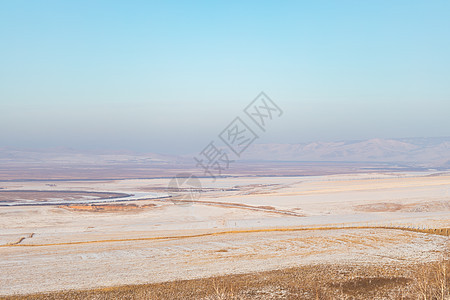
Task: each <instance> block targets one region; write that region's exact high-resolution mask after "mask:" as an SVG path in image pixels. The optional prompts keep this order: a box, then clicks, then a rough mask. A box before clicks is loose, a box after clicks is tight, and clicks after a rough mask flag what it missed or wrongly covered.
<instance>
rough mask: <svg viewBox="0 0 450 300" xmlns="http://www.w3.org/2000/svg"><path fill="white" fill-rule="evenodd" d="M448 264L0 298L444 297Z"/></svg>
mask: <svg viewBox="0 0 450 300" xmlns="http://www.w3.org/2000/svg"><path fill="white" fill-rule="evenodd" d="M449 270H450V261H449V260H442V261H440V262H435V263H429V264H420V265H405V264H402V265H378V266H374V265H370V266H366V265H354V266H349V265H344V266H340V265H314V266H302V267H297V268H290V269H283V270H275V271H268V272H260V273H251V274H240V275H227V276H219V277H212V278H204V279H194V280H182V281H174V282H165V283H157V284H144V285H129V286H120V287H113V288H103V289H93V290H84V291H65V292H55V293H48V294H35V295H28V296H11V297H3V298H1V297H0V299H8V300H10V299H11V300H12V299H39V300H43V299H98V300H100V299H105V300H106V299H205V300H206V299H449V297H450V288H449V287H450V278H449V277H450V276H449V274H448V272H449Z"/></svg>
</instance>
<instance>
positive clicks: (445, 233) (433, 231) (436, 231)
mask: <svg viewBox="0 0 450 300" xmlns="http://www.w3.org/2000/svg"><path fill="white" fill-rule="evenodd" d="M341 229H387V230H402V231H412V232H419V233H427V234H436V235H443V236H449V234H450V229H449V228H442V229H416V228H405V227H388V226H379V227H378V226H349V227H308V228H304V227H302V228H268V229H249V230H228V231H218V232H208V233H201V234H193V235H178V236H162V237H144V238H132V239H110V240H96V241H79V242H64V243H49V244H6V245H0V248H5V247H46V246H66V245H83V244H97V243H115V242H134V241H153V240H175V239H187V238H197V237H205V236H219V235H226V234H242V233H260V232H295V231H311V230H341Z"/></svg>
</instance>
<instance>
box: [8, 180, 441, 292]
mask: <svg viewBox="0 0 450 300" xmlns="http://www.w3.org/2000/svg"><path fill="white" fill-rule="evenodd" d="M168 181H169V180H168V179H142V180H137V179H132V180H105V181H57V182H51V181H32V182H2V183H0V187H1V188H3V189H2V191H5V190H6V191H7V190H46V191H51V190H55V191H56V190H57V191H62V190H66V191H87V192H117V191H120V192H122V193H127V194H133V195H136V196H145V195H163V193H164V191H165V189H166V187H167V184H168ZM202 186H203V191H204V192H203V193H202V195H201V197H200V199H198V201H197V202H195V203H193V204H192V203H191V204H189V203H184V202H180V203H179V202H177V201H176V199H173V201H172V200H169V199H167V198H158V199H147V200H140V199H142V198H139V199H133V200H134V201H127V202H126V204H134V205H136V206H133V207H134V208H135V209H129V210H125V211H108V210H106V211H82V210H76V209H71V208H70V207H66V206H60V205H46V206H14V207H0V270H1V272H0V295H2V294H14V293H30V292H39V291H49V290H60V289H78V288H90V287H99V286H112V285H120V284H130V283H144V282H159V281H166V280H174V279H186V278H195V277H202V276H211V275H218V274H227V273H243V272H252V271H260V270H268V269H275V268H282V267H289V266H295V265H299V264H311V263H393V262H395V263H416V262H420V261H429V260H436V259H439V258H440V256H441V255H442V253H443V252H444V251H445V250H446V248H447V239H448V238H447V237H444V236H439V235H433V234H425V233H417V232H410V231H403V230H397V229H375V228H372V229H353V228H345V227H349V226H382V225H388V226H398V227H421V228H422V227H428V228H448V227H450V174H445V173H439V174H438V173H378V174H376V173H373V174H347V175H330V176H302V177H233V178H222V179H218V180H217V181H215V182H213V181H212V180H209V179H202ZM144 198H146V197H144ZM12 200H13V199H12ZM111 202H113V200H111ZM114 204H116V205H117V204H118V203H114ZM143 205H147V206H145V207H139V206H143ZM324 226H325V227H344V229H329V230H303V231H282V230H286V229H295V228H315V227H324ZM266 229H269V230H272V229H277V230H279V231H264V230H266ZM211 233H214V234H211Z"/></svg>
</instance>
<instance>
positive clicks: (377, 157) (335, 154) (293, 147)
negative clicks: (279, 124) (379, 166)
mask: <svg viewBox="0 0 450 300" xmlns="http://www.w3.org/2000/svg"><path fill="white" fill-rule="evenodd" d="M242 159H243V160H271V161H339V162H342V161H357V162H365V161H367V162H405V163H415V164H417V165H421V164H426V165H430V164H431V165H436V166H440V165H446V164H448V165H450V137H445V138H430V139H427V138H405V139H379V138H375V139H369V140H362V141H340V142H312V143H307V144H254V145H252V146H250V147H249V148H248V149H247V150H246V151H245V153H244V154H243V156H242Z"/></svg>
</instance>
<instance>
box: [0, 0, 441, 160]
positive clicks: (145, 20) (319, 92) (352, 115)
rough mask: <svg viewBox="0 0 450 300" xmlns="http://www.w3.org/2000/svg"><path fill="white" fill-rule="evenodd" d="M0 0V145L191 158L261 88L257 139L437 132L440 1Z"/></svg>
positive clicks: (303, 140) (426, 134) (299, 140)
mask: <svg viewBox="0 0 450 300" xmlns="http://www.w3.org/2000/svg"><path fill="white" fill-rule="evenodd" d="M134 3H136V4H138V5H125V4H124V3H123V4H120V3H111V2H107V1H98V2H96V3H91V2H88V1H78V2H73V3H70V2H64V3H63V2H57V1H40V2H39V3H38V2H36V3H27V4H26V5H23V4H21V3H19V2H5V3H3V4H2V9H1V10H0V33H1V35H2V40H3V43H2V47H1V48H0V63H1V65H2V68H1V70H0V79H1V80H0V99H1V100H0V126H1V128H2V130H0V147H19V148H23V147H25V148H41V149H45V148H54V147H67V148H74V149H105V150H130V151H139V152H158V153H180V152H182V153H185V152H187V153H190V152H196V151H200V150H201V149H203V147H204V146H205V145H206V144H207V143H208V142H209V141H211V140H213V139H215V138H217V136H218V134H219V133H220V132H221V131H222V130H223V129H224V128H225V127H226V126H227V125H228V124H229V123H230V122H231V121H232V120H233V119H234V118H235V117H236V116H240V115H242V114H243V112H242V110H243V109H244V108H245V107H246V106H247V104H248V103H250V102H251V101H252V100H253V99H254V98H255V97H256V96H257V95H258V94H259V92H261V91H264V92H265V93H267V95H268V96H269V97H271V98H272V99H273V100H274V101H275V102H276V103H277V104H278V105H279V106H280V107H281V108H282V109H283V112H284V113H283V116H282V117H280V118H278V119H276V120H274V122H272V123H271V124H270V128H268V130H267V131H266V132H265V133H264V134H262V132H259V136H260V138H259V140H258V143H306V142H310V141H319V140H321V141H336V140H364V139H370V138H403V137H422V136H423V137H430V136H432V137H434V136H450V119H449V118H448V112H449V111H450V101H449V98H450V87H449V86H448V78H450V59H449V56H448V53H450V40H449V39H448V38H446V37H447V36H448V33H447V31H448V28H450V19H449V18H448V16H447V12H448V10H449V8H450V4H449V3H448V2H446V1H435V2H433V3H425V2H421V1H398V2H395V3H393V2H390V1H379V2H376V3H375V2H374V3H371V4H368V3H358V2H337V1H336V2H332V1H329V2H315V3H307V2H293V1H292V2H283V3H276V2H273V3H264V4H262V3H258V2H246V3H239V2H227V3H209V2H206V1H205V2H203V1H199V2H195V3H194V4H182V3H177V2H165V3H149V2H144V1H136V2H134Z"/></svg>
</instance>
